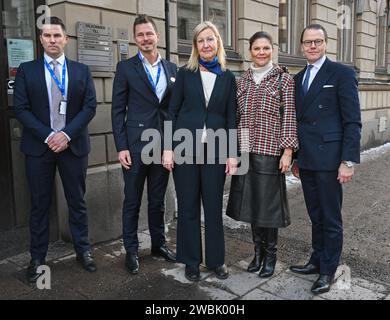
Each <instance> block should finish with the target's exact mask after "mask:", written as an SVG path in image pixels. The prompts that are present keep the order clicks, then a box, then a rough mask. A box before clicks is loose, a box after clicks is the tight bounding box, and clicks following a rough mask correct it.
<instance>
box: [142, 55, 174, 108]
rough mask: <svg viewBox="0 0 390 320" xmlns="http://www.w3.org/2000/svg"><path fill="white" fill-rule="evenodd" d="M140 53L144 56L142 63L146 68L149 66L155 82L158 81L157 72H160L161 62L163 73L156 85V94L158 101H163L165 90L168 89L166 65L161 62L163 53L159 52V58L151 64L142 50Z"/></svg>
mask: <svg viewBox="0 0 390 320" xmlns="http://www.w3.org/2000/svg"><path fill="white" fill-rule="evenodd" d="M139 55H140V56H141V58H142V63H143V65H144V68H147V69H148V71H149V72H150V74H151V76H152V79H153V82H154V84H156V81H157V74H158V65H159V64H161V74H160V79H159V81H158V83H157V86H156V95H157V98H158V101H159V102H161V100H162V98H163V97H164V93H165V90H166V89H167V77H166V75H165V70H164V67H163V65H162V63H161V60H162V59H161V55H160V54H158V58H157V60H156V62H155V63H153V64H150V63H149V61H148V59H146V58H145V57H144V56H143V54H142V53H141V52H139Z"/></svg>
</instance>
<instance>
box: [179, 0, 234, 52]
mask: <svg viewBox="0 0 390 320" xmlns="http://www.w3.org/2000/svg"><path fill="white" fill-rule="evenodd" d="M205 20H208V21H211V22H213V23H214V24H215V25H216V26H217V28H218V30H219V32H220V34H221V36H222V40H223V43H224V45H225V46H226V47H231V46H232V45H233V41H232V0H177V29H178V39H179V41H180V42H181V43H188V44H190V43H191V41H192V32H193V30H194V28H195V27H196V26H197V25H198V24H199V23H200V22H201V21H205Z"/></svg>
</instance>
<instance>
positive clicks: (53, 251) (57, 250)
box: [8, 241, 74, 268]
mask: <svg viewBox="0 0 390 320" xmlns="http://www.w3.org/2000/svg"><path fill="white" fill-rule="evenodd" d="M72 253H74V249H73V246H72V244H70V243H65V242H63V241H56V242H53V243H50V244H49V249H48V251H47V256H46V261H51V260H55V259H58V258H60V257H64V256H67V255H69V254H72ZM30 260H31V255H30V253H29V252H24V253H21V254H18V255H16V256H14V257H11V258H9V259H8V261H11V262H13V263H15V264H17V265H18V266H21V267H23V268H25V267H27V266H28V264H29V263H30Z"/></svg>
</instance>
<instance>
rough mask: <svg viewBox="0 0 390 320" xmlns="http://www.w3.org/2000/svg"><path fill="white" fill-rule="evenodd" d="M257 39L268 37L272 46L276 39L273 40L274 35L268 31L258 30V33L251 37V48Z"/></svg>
mask: <svg viewBox="0 0 390 320" xmlns="http://www.w3.org/2000/svg"><path fill="white" fill-rule="evenodd" d="M257 39H267V40H268V41H269V42H270V43H271V46H273V45H274V41H273V39H272V36H271V35H270V34H269V33H268V32H265V31H259V32H256V33H255V34H254V35H253V36H252V37H251V38H250V39H249V50H251V49H252V45H253V43H254V42H255V41H256V40H257Z"/></svg>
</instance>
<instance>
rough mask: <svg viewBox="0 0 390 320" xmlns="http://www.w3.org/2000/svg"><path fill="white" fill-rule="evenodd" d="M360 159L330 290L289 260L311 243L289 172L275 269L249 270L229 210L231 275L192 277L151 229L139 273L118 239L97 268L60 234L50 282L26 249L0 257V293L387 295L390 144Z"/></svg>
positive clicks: (302, 255) (100, 250)
mask: <svg viewBox="0 0 390 320" xmlns="http://www.w3.org/2000/svg"><path fill="white" fill-rule="evenodd" d="M363 159H364V161H363V163H362V164H361V165H359V166H358V167H357V174H356V177H355V178H354V180H353V182H352V183H350V184H348V185H346V186H345V188H344V200H345V201H344V205H343V216H344V228H345V234H344V251H343V256H342V261H341V265H340V267H339V269H338V273H337V279H338V280H337V282H336V283H335V284H334V285H333V287H332V289H331V291H330V292H328V293H326V294H323V295H320V296H313V295H312V294H311V292H310V287H311V285H312V282H313V281H314V280H315V279H316V276H298V275H296V274H293V273H291V272H290V271H289V270H288V266H289V265H290V264H296V263H304V262H306V261H307V259H308V256H309V252H310V247H311V226H310V221H309V219H308V216H307V213H306V208H305V205H304V202H303V196H302V191H301V187H300V184H299V183H297V182H296V181H295V180H294V179H289V192H288V193H289V201H290V209H291V216H292V225H291V226H290V227H288V228H286V229H283V230H281V232H280V239H279V250H278V263H277V268H276V273H275V275H274V276H273V277H271V278H269V279H261V278H259V277H258V275H257V274H250V273H248V272H246V267H247V265H248V263H249V261H251V259H252V254H253V244H252V241H251V234H250V228H249V227H248V226H247V225H245V224H242V223H237V222H235V221H233V220H231V219H229V218H225V243H226V263H227V265H228V267H229V271H230V276H229V278H228V279H227V280H218V279H217V278H216V277H215V276H214V275H213V274H212V273H210V272H209V271H208V270H207V269H205V268H204V266H202V269H201V271H202V272H201V276H202V281H200V282H199V283H191V282H189V281H187V280H186V279H185V278H184V266H183V265H181V264H172V263H168V262H165V261H164V260H163V259H161V258H156V257H152V256H151V255H150V238H149V234H148V232H142V233H140V234H139V239H140V248H141V250H140V273H139V274H138V275H136V276H131V275H129V274H128V273H127V271H126V270H125V268H124V257H125V251H124V248H123V245H122V241H121V240H117V241H112V242H109V243H103V244H100V245H97V246H95V247H94V251H93V254H94V256H95V259H96V262H97V265H98V271H97V272H96V273H93V274H90V273H88V272H86V271H84V270H83V269H81V267H80V266H79V265H78V264H77V262H76V261H75V255H74V253H73V249H72V245H71V244H68V243H63V242H60V241H59V242H55V243H52V244H51V245H50V249H49V254H48V257H47V261H48V265H49V267H50V268H51V280H52V281H51V290H39V289H37V288H36V286H32V285H30V284H28V283H27V282H26V279H25V272H26V267H27V265H28V262H29V259H30V257H29V254H28V253H27V252H26V253H23V254H20V255H17V256H14V257H9V258H6V259H3V260H1V261H0V288H1V290H0V299H144V300H154V299H156V300H209V299H211V300H222V299H223V300H232V299H244V300H297V299H299V300H314V299H315V300H341V299H343V300H344V299H346V300H355V299H356V300H357V299H359V300H390V191H389V181H390V170H389V168H390V147H389V145H386V146H384V147H382V148H380V149H377V150H376V151H370V152H368V153H365V154H363ZM225 201H227V195H226V197H225ZM175 234H176V231H175V223H172V224H171V225H170V226H169V228H168V230H167V235H168V242H169V246H170V247H171V248H173V249H175V243H176V239H175Z"/></svg>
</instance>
